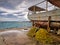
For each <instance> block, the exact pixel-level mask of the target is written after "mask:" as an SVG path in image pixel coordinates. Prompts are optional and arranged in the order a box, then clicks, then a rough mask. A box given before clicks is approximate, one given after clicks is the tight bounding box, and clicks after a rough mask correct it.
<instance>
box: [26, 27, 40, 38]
mask: <svg viewBox="0 0 60 45" xmlns="http://www.w3.org/2000/svg"><path fill="white" fill-rule="evenodd" d="M38 29H39V28H37V27H32V28H31V29H30V31H29V32H28V34H27V35H28V36H29V37H31V38H33V37H34V36H35V35H36V32H37V31H38Z"/></svg>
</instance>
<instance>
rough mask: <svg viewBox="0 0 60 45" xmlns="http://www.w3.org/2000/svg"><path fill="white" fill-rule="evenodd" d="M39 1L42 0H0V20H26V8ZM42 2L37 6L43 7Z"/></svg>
mask: <svg viewBox="0 0 60 45" xmlns="http://www.w3.org/2000/svg"><path fill="white" fill-rule="evenodd" d="M41 1H44V0H0V21H28V20H29V19H28V17H27V15H28V8H29V7H30V6H32V5H35V4H37V3H39V2H41ZM44 4H45V2H44V3H42V4H41V5H37V6H40V7H42V8H45V7H46V6H45V5H44ZM49 5H50V6H51V4H49ZM49 9H53V8H49Z"/></svg>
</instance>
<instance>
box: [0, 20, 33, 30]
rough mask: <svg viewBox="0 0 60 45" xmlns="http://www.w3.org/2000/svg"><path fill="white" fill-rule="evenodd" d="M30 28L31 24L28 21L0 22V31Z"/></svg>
mask: <svg viewBox="0 0 60 45" xmlns="http://www.w3.org/2000/svg"><path fill="white" fill-rule="evenodd" d="M31 26H32V22H30V21H21V22H18V21H0V29H8V28H30V27H31Z"/></svg>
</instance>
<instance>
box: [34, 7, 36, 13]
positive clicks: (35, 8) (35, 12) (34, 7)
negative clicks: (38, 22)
mask: <svg viewBox="0 0 60 45" xmlns="http://www.w3.org/2000/svg"><path fill="white" fill-rule="evenodd" d="M35 9H36V8H35V6H34V14H36V10H35Z"/></svg>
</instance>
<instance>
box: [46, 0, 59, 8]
mask: <svg viewBox="0 0 60 45" xmlns="http://www.w3.org/2000/svg"><path fill="white" fill-rule="evenodd" d="M47 1H49V2H50V3H51V4H53V5H55V6H57V7H60V0H47Z"/></svg>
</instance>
